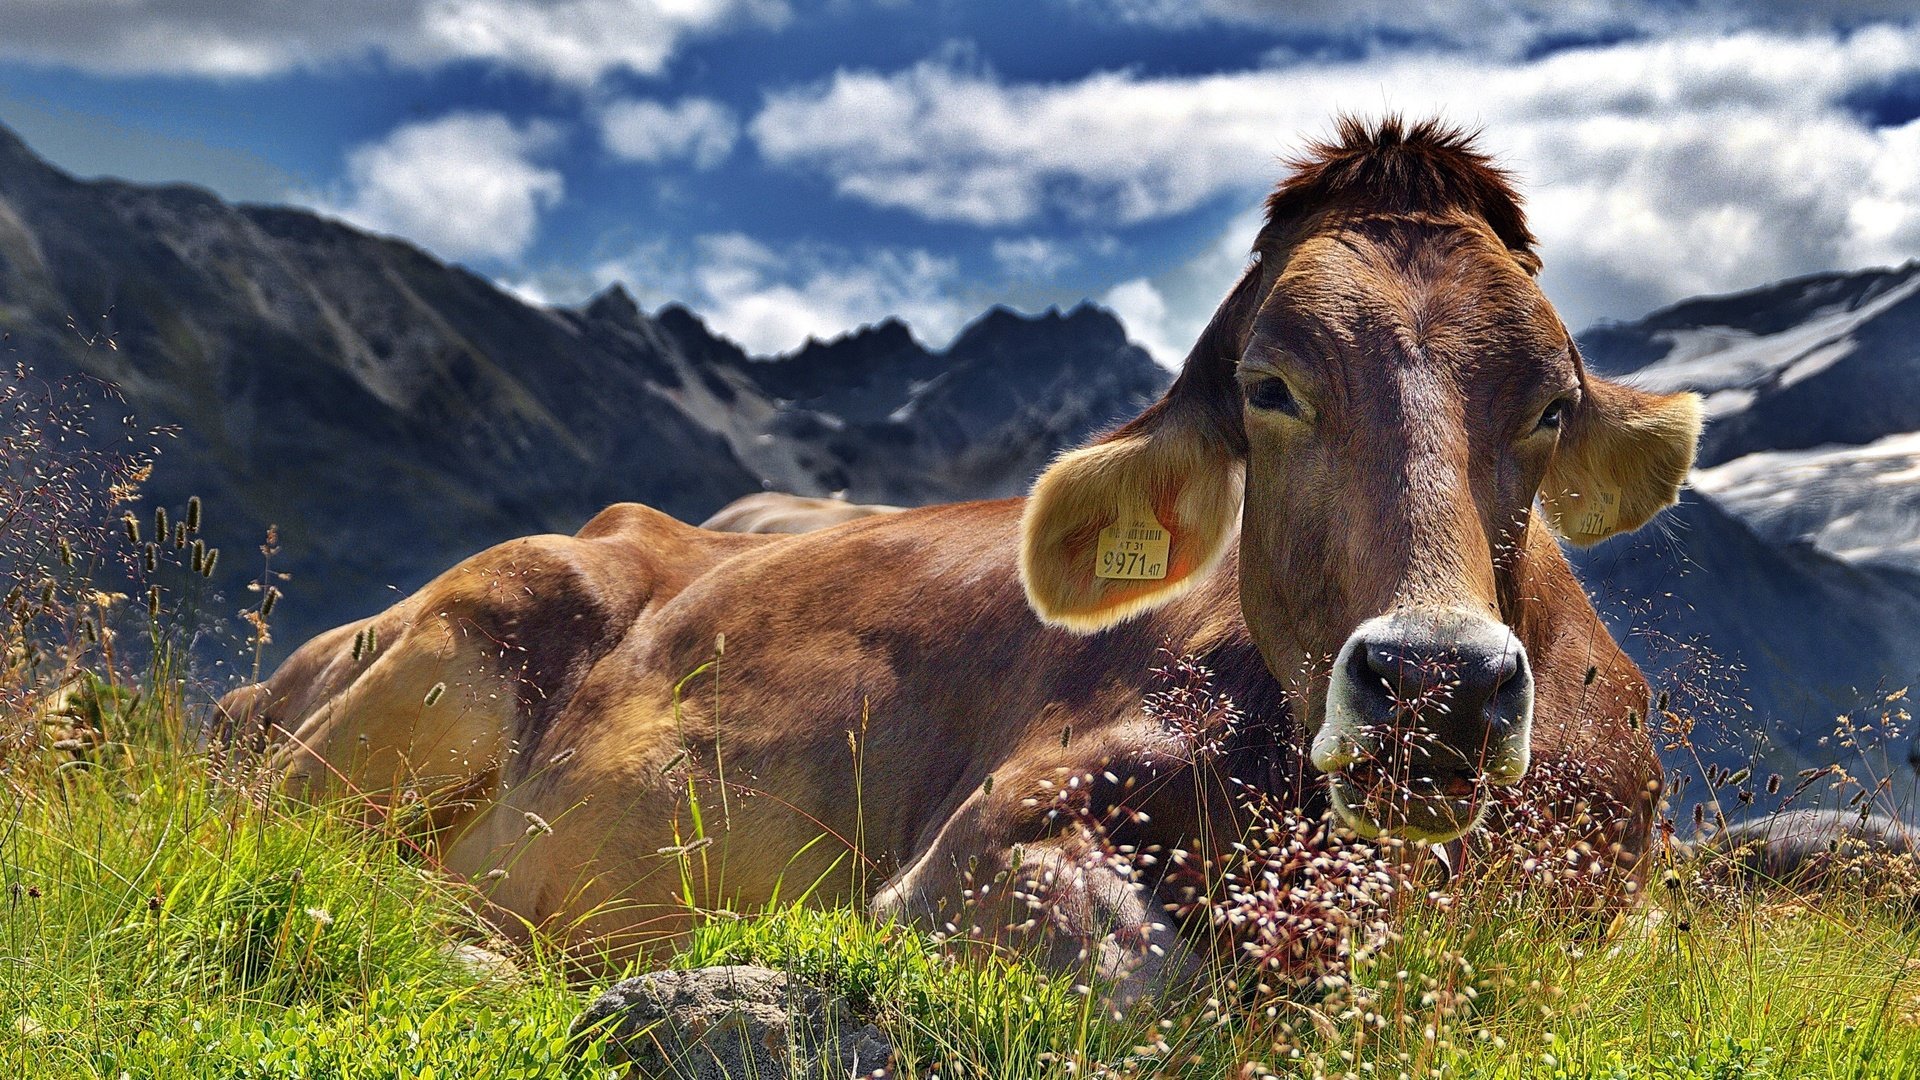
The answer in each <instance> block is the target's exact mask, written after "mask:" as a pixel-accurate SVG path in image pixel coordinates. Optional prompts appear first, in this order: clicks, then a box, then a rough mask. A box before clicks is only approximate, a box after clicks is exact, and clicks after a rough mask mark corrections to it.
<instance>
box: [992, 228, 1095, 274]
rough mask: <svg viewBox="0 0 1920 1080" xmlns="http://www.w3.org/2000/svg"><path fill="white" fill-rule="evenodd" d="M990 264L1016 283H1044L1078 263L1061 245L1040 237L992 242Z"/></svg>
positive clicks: (1063, 244) (1062, 244) (1070, 250)
mask: <svg viewBox="0 0 1920 1080" xmlns="http://www.w3.org/2000/svg"><path fill="white" fill-rule="evenodd" d="M993 261H994V262H996V263H998V264H999V265H1000V269H1001V270H1002V271H1003V272H1004V273H1006V275H1007V276H1008V277H1011V278H1013V279H1015V280H1018V281H1045V280H1047V279H1048V278H1051V277H1053V276H1055V275H1056V274H1058V273H1060V271H1062V270H1065V269H1066V268H1067V267H1069V266H1072V265H1073V264H1074V263H1076V262H1078V261H1079V256H1078V255H1077V254H1075V252H1074V251H1073V250H1072V248H1071V247H1070V246H1069V245H1068V244H1066V243H1065V242H1063V241H1060V240H1053V239H1049V238H1047V237H1044V236H1021V237H1002V238H1001V239H998V240H995V241H994V242H993Z"/></svg>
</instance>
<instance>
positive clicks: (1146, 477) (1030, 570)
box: [1020, 417, 1245, 633]
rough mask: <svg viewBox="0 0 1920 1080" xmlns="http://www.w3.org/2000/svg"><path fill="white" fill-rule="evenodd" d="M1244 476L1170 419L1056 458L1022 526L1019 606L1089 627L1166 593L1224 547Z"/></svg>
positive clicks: (1238, 462)
mask: <svg viewBox="0 0 1920 1080" xmlns="http://www.w3.org/2000/svg"><path fill="white" fill-rule="evenodd" d="M1244 474H1245V465H1244V463H1243V461H1242V459H1241V458H1240V456H1239V455H1238V454H1236V453H1233V452H1232V451H1231V450H1229V449H1228V448H1227V447H1226V446H1225V445H1223V444H1221V443H1220V441H1219V440H1217V439H1215V438H1212V437H1211V436H1210V434H1209V433H1208V432H1205V431H1203V430H1195V429H1192V428H1189V427H1184V426H1182V425H1180V424H1179V423H1178V422H1177V420H1176V419H1175V418H1171V417H1166V418H1163V423H1162V424H1161V425H1159V429H1158V430H1152V431H1144V432H1130V433H1125V434H1121V435H1119V436H1117V437H1115V438H1112V439H1109V440H1107V441H1105V442H1100V443H1096V444H1095V445H1093V446H1089V447H1086V448H1084V449H1080V450H1074V451H1071V452H1069V453H1067V454H1065V455H1063V456H1062V457H1061V458H1060V460H1058V461H1056V462H1054V463H1053V466H1052V467H1051V468H1049V469H1048V470H1047V471H1046V472H1044V473H1042V474H1041V476H1040V479H1039V480H1038V481H1037V482H1036V483H1035V484H1034V486H1033V494H1032V496H1031V497H1029V498H1028V500H1027V510H1026V516H1025V517H1024V518H1023V519H1022V521H1021V523H1020V579H1021V581H1022V582H1023V583H1024V584H1025V585H1026V588H1027V602H1028V603H1029V604H1031V605H1032V606H1033V610H1034V613H1035V614H1037V615H1039V616H1040V618H1041V620H1042V621H1044V622H1048V623H1051V624H1053V625H1055V626H1062V627H1065V628H1067V629H1069V630H1074V631H1078V632H1080V633H1092V632H1093V631H1096V630H1103V629H1105V628H1107V627H1109V626H1112V625H1113V624H1114V623H1117V622H1120V621H1121V620H1123V619H1127V618H1129V617H1131V616H1134V615H1138V614H1140V613H1141V612H1144V611H1148V610H1150V609H1152V608H1155V607H1158V606H1159V605H1161V604H1164V603H1166V602H1167V601H1169V600H1172V599H1173V598H1174V597H1176V596H1178V595H1180V594H1181V593H1183V592H1185V591H1186V590H1188V589H1189V588H1192V587H1193V586H1194V585H1195V584H1197V583H1198V582H1199V581H1200V580H1201V579H1203V578H1204V577H1205V576H1206V575H1207V574H1208V573H1209V572H1211V571H1212V570H1213V568H1214V567H1215V566H1216V565H1218V564H1219V562H1220V557H1221V556H1222V555H1224V554H1225V553H1226V550H1227V548H1228V546H1229V544H1228V541H1229V540H1231V539H1232V537H1233V533H1234V527H1235V526H1236V525H1237V524H1238V522H1239V518H1240V499H1241V491H1242V486H1243V476H1244Z"/></svg>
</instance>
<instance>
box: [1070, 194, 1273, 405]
mask: <svg viewBox="0 0 1920 1080" xmlns="http://www.w3.org/2000/svg"><path fill="white" fill-rule="evenodd" d="M1259 227H1260V212H1259V211H1257V210H1248V211H1245V212H1243V213H1240V214H1236V215H1234V218H1233V221H1232V222H1231V223H1230V224H1229V225H1228V226H1227V227H1226V228H1225V229H1224V230H1222V231H1221V233H1220V235H1219V236H1217V237H1215V238H1214V240H1213V242H1212V243H1210V244H1208V245H1207V246H1206V247H1205V248H1204V249H1202V250H1201V251H1200V252H1199V253H1198V254H1196V255H1195V256H1194V257H1193V258H1191V259H1189V260H1188V261H1186V262H1185V263H1183V264H1181V265H1180V266H1177V267H1174V268H1173V269H1171V270H1169V271H1167V272H1166V273H1164V274H1161V275H1159V276H1157V277H1154V278H1134V279H1132V280H1130V281H1123V282H1121V283H1120V284H1118V285H1115V286H1114V287H1113V288H1111V289H1109V290H1107V292H1106V294H1105V295H1104V296H1102V297H1101V298H1100V302H1101V303H1102V304H1105V305H1106V306H1107V307H1110V308H1112V309H1113V312H1114V314H1116V315H1118V316H1120V321H1121V322H1122V323H1125V324H1126V327H1127V336H1128V337H1131V338H1132V339H1133V340H1134V341H1136V342H1138V343H1139V344H1140V346H1141V347H1142V348H1144V349H1146V350H1147V351H1148V352H1149V353H1152V354H1153V358H1154V359H1155V360H1158V361H1159V362H1160V363H1162V364H1164V365H1166V366H1167V367H1172V368H1177V367H1179V366H1180V363H1181V361H1183V360H1185V359H1186V357H1187V350H1188V349H1191V348H1193V343H1194V342H1195V341H1197V340H1199V338H1200V331H1202V330H1204V329H1206V327H1207V320H1209V319H1211V318H1212V317H1213V309H1214V308H1215V307H1216V306H1218V304H1219V303H1220V301H1221V300H1222V299H1224V298H1225V297H1226V295H1227V290H1229V289H1231V288H1232V287H1233V283H1234V282H1235V281H1238V280H1239V278H1240V273H1241V271H1243V270H1245V269H1246V268H1247V263H1248V261H1249V255H1248V249H1249V248H1250V247H1251V246H1252V243H1253V234H1254V232H1255V231H1256V230H1257V229H1259Z"/></svg>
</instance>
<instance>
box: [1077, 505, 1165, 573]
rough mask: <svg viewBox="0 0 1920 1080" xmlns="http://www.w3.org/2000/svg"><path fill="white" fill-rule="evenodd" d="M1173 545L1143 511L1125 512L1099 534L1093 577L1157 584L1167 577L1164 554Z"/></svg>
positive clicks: (1163, 531) (1158, 525)
mask: <svg viewBox="0 0 1920 1080" xmlns="http://www.w3.org/2000/svg"><path fill="white" fill-rule="evenodd" d="M1172 547H1173V544H1172V542H1171V540H1170V538H1169V537H1168V536H1167V530H1166V529H1165V528H1163V527H1162V526H1161V524H1160V522H1159V521H1158V520H1156V519H1155V518H1154V516H1153V513H1152V512H1151V511H1149V510H1146V509H1144V508H1139V507H1136V508H1133V509H1131V510H1124V511H1122V512H1121V514H1120V518H1119V520H1118V521H1115V522H1114V523H1113V524H1111V525H1109V526H1107V527H1106V528H1104V529H1101V530H1100V542H1099V544H1098V545H1097V546H1096V547H1095V549H1094V555H1093V559H1094V563H1093V576H1094V577H1099V578H1107V579H1110V580H1116V581H1159V580H1160V579H1162V578H1164V577H1166V576H1167V554H1168V552H1169V551H1170V550H1171V549H1172Z"/></svg>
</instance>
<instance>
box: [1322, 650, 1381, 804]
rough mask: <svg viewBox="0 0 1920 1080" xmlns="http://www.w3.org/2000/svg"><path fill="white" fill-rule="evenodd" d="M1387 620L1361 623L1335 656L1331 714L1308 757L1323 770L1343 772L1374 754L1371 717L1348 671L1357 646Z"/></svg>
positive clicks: (1329, 692)
mask: <svg viewBox="0 0 1920 1080" xmlns="http://www.w3.org/2000/svg"><path fill="white" fill-rule="evenodd" d="M1386 622H1387V617H1386V616H1384V615H1382V616H1379V617H1377V618H1372V619H1368V620H1367V621H1366V622H1363V623H1361V624H1360V625H1359V627H1358V628H1356V629H1355V630H1354V632H1353V634H1352V635H1351V636H1350V637H1348V638H1347V643H1346V644H1345V645H1342V646H1341V647H1340V655H1339V656H1337V657H1335V658H1334V661H1333V678H1332V680H1331V681H1330V682H1329V683H1328V685H1327V714H1326V716H1325V717H1324V718H1323V719H1322V720H1321V723H1320V730H1319V731H1317V732H1315V733H1314V736H1313V744H1312V745H1311V746H1309V747H1308V748H1307V758H1308V760H1309V761H1312V762H1313V767H1314V768H1316V769H1319V770H1320V771H1321V772H1323V773H1331V772H1339V771H1340V770H1341V769H1344V768H1346V767H1348V766H1349V765H1353V764H1356V763H1358V762H1361V761H1365V760H1367V759H1368V758H1369V757H1371V756H1372V754H1373V751H1372V750H1370V749H1369V748H1368V746H1367V735H1366V729H1367V725H1368V724H1369V723H1370V721H1369V720H1368V718H1367V716H1366V713H1365V711H1364V710H1363V709H1362V708H1361V706H1360V702H1359V701H1358V699H1357V698H1356V696H1355V691H1356V689H1357V688H1356V687H1355V686H1354V685H1353V680H1352V679H1350V678H1348V677H1347V671H1348V670H1349V665H1350V664H1352V662H1353V655H1354V650H1356V649H1358V648H1361V647H1362V646H1361V643H1362V642H1364V641H1365V640H1366V639H1367V636H1368V634H1369V633H1370V632H1372V631H1375V630H1378V629H1379V628H1380V627H1382V626H1384V625H1386Z"/></svg>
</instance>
